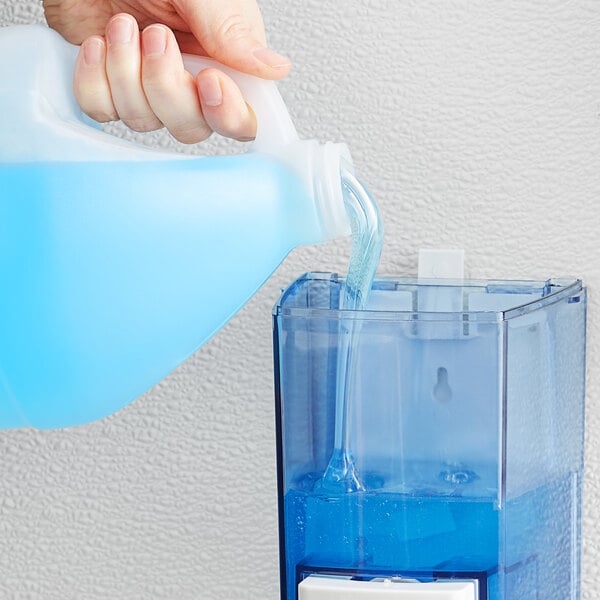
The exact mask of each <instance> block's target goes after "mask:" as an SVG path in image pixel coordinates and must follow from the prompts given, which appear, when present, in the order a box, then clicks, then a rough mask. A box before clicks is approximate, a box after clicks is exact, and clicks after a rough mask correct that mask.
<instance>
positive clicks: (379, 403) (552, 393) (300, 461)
mask: <svg viewBox="0 0 600 600" xmlns="http://www.w3.org/2000/svg"><path fill="white" fill-rule="evenodd" d="M343 285H344V281H343V279H342V278H339V277H338V276H336V275H331V274H322V273H315V274H308V275H305V276H303V277H301V278H300V279H298V280H297V281H296V282H294V283H293V284H292V285H291V286H290V287H289V288H288V289H287V290H285V291H284V293H283V295H282V296H281V299H280V301H279V303H278V304H277V306H276V307H275V311H274V346H275V379H276V386H275V387H276V403H277V404H276V405H277V418H278V461H279V486H280V487H279V490H280V497H279V501H280V537H281V575H282V595H281V597H282V599H283V600H335V599H339V598H344V599H346V598H347V599H352V600H368V599H369V598H375V597H376V598H380V599H381V600H393V599H397V600H401V599H406V600H428V599H432V600H433V599H435V600H501V599H502V600H575V599H578V598H579V597H580V584H579V572H580V521H581V489H582V475H583V435H584V379H585V377H584V372H585V366H584V364H585V312H586V292H585V289H584V288H583V287H582V283H581V281H578V280H548V281H541V282H534V281H457V282H455V283H453V282H451V281H449V282H447V281H445V280H444V282H441V280H419V279H393V278H389V279H380V280H377V281H376V282H375V284H374V287H373V292H372V295H371V298H370V303H369V305H368V309H367V310H366V311H340V310H339V301H340V296H341V292H342V289H343ZM348 323H351V324H352V326H348ZM342 324H345V325H342ZM349 331H350V334H351V336H352V338H351V339H350V343H345V344H341V343H340V337H341V336H343V335H348V332H349ZM341 348H343V349H344V350H343V351H344V352H345V351H346V349H347V348H350V350H349V351H350V352H351V354H352V356H351V357H350V358H348V360H343V361H341V360H340V357H339V356H338V355H339V353H340V352H341V351H342V350H340V349H341ZM341 364H349V365H350V370H349V373H348V379H347V395H346V398H345V399H343V401H340V398H336V379H337V370H338V368H339V365H341ZM341 410H342V411H343V418H340V417H341V415H340V411H341ZM340 427H341V428H343V431H339V428H340ZM339 440H343V443H342V444H341V445H340V444H339ZM340 452H341V456H343V460H341V461H340V458H339V457H340ZM336 455H337V459H336V458H334V457H335V456H336ZM332 463H335V464H343V465H345V471H343V473H345V474H346V475H344V474H343V473H342V471H340V470H339V469H338V471H336V473H337V475H335V476H332V475H331V473H332ZM349 465H351V468H350V466H349ZM340 473H342V475H340ZM349 473H351V475H352V476H351V478H348V479H345V477H349V476H348V474H349Z"/></svg>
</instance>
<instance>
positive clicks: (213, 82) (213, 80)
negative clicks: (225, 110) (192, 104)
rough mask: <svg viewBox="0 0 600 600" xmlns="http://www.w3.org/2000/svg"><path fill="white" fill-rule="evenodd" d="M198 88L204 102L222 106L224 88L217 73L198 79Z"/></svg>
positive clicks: (208, 104) (209, 104)
mask: <svg viewBox="0 0 600 600" xmlns="http://www.w3.org/2000/svg"><path fill="white" fill-rule="evenodd" d="M198 90H199V91H200V98H201V100H202V103H203V104H206V105H207V106H220V105H221V103H222V102H223V90H222V89H221V83H220V81H219V78H218V77H217V76H216V75H205V76H204V77H200V78H199V79H198Z"/></svg>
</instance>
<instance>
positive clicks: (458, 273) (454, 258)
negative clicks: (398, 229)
mask: <svg viewBox="0 0 600 600" xmlns="http://www.w3.org/2000/svg"><path fill="white" fill-rule="evenodd" d="M464 276H465V251H464V250H439V249H431V248H426V249H425V248H422V249H421V250H419V271H418V277H419V279H464Z"/></svg>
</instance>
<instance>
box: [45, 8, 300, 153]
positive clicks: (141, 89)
mask: <svg viewBox="0 0 600 600" xmlns="http://www.w3.org/2000/svg"><path fill="white" fill-rule="evenodd" d="M44 9H45V12H46V18H47V20H48V24H49V25H50V26H51V27H53V28H55V29H56V30H57V31H58V32H59V33H61V34H62V35H63V37H65V38H66V39H67V40H69V41H70V42H72V43H81V44H82V47H81V50H80V53H79V57H78V59H77V65H76V68H75V80H74V91H75V95H76V97H77V100H78V102H79V104H80V106H81V108H82V109H83V111H84V112H85V113H87V114H88V115H89V116H91V117H92V118H93V119H95V120H97V121H100V122H106V121H112V120H116V119H121V120H123V121H124V122H125V123H126V124H127V125H128V126H129V127H131V128H132V129H134V130H136V131H152V130H155V129H159V128H161V127H163V126H166V127H167V129H169V131H170V132H171V134H172V135H173V136H174V137H175V138H176V139H178V140H179V141H181V142H184V143H195V142H199V141H202V140H204V139H206V138H207V137H208V136H209V135H210V134H211V133H212V131H216V132H218V133H220V134H222V135H225V136H228V137H233V138H236V139H244V140H245V139H252V138H253V137H254V135H255V132H256V122H255V119H254V115H253V113H252V110H251V109H250V108H249V107H248V106H247V105H246V103H245V101H244V100H243V98H242V95H241V92H240V91H239V89H238V87H237V86H236V85H235V83H234V82H233V81H232V80H231V79H230V78H229V77H227V76H226V75H225V74H224V73H222V72H221V71H218V70H216V69H206V70H204V71H202V72H201V73H199V74H198V76H197V77H196V79H194V78H193V77H192V76H191V75H190V74H189V73H187V71H185V70H184V68H183V63H182V59H181V52H182V51H183V52H188V53H194V54H202V55H208V56H211V57H213V58H216V59H217V60H219V61H221V62H222V63H224V64H227V65H228V66H231V67H233V68H235V69H238V70H240V71H244V72H246V73H250V74H252V75H257V76H258V77H263V78H265V79H278V78H281V77H284V76H285V75H287V73H288V72H289V69H290V62H289V61H288V60H287V59H286V58H284V57H283V56H281V55H279V54H277V53H275V52H273V51H272V50H269V49H268V48H267V47H266V42H265V35H264V29H263V25H262V19H261V16H260V12H259V10H258V7H257V5H256V4H255V2H254V0H158V1H154V2H150V1H148V0H146V1H144V0H133V1H129V2H127V1H123V2H121V1H117V2H114V1H111V0H45V2H44ZM122 10H126V11H127V12H128V14H125V13H122V12H120V11H122ZM158 23H161V24H158ZM140 27H144V30H143V31H142V33H141V34H140V32H139V28H140Z"/></svg>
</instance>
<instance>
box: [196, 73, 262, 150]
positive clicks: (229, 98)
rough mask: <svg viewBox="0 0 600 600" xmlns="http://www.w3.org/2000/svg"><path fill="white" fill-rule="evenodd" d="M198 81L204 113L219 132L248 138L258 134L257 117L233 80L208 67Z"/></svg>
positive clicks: (240, 138)
mask: <svg viewBox="0 0 600 600" xmlns="http://www.w3.org/2000/svg"><path fill="white" fill-rule="evenodd" d="M196 82H197V84H198V93H199V95H200V100H201V103H202V112H203V114H204V118H205V119H206V122H207V123H208V125H209V126H210V127H211V129H213V130H214V131H216V132H217V133H219V134H221V135H224V136H225V137H231V138H234V139H236V140H241V141H247V140H251V139H254V137H255V135H256V118H255V116H254V112H253V111H252V109H250V107H249V106H248V105H247V104H246V102H245V100H244V98H243V97H242V94H241V92H240V90H239V88H238V87H237V85H236V84H235V83H234V82H233V80H232V79H231V78H229V77H227V75H225V74H224V73H222V72H221V71H219V70H217V69H204V70H203V71H201V72H200V73H199V74H198V76H197V78H196Z"/></svg>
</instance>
